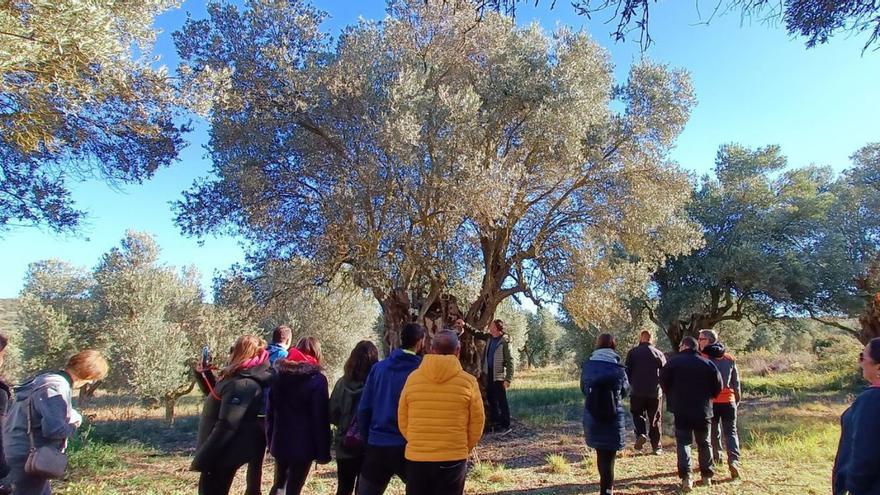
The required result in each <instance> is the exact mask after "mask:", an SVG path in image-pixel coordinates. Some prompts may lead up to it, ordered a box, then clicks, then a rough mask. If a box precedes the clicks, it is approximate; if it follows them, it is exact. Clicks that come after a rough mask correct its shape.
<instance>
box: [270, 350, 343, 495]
mask: <svg viewBox="0 0 880 495" xmlns="http://www.w3.org/2000/svg"><path fill="white" fill-rule="evenodd" d="M321 363H322V355H321V344H320V343H319V342H318V341H317V339H315V338H314V337H303V338H302V339H300V340H299V342H297V344H296V345H295V346H294V347H291V348H290V349H289V350H288V354H287V358H285V359H279V360H278V361H275V369H276V371H277V373H278V378H277V380H276V381H275V383H274V384H273V385H272V388H271V389H270V393H269V410H268V415H267V423H268V437H269V452H270V453H271V454H272V456H273V457H275V483H274V484H273V486H272V491H270V492H269V493H270V494H271V495H275V494H278V493H284V494H286V495H298V494H300V493H302V490H303V487H304V486H305V484H306V480H307V479H308V477H309V471H311V468H312V463H314V462H318V463H320V464H326V463H328V462H330V441H331V431H330V411H329V409H330V393H329V389H328V386H327V377H326V376H324V373H323V372H322V370H321Z"/></svg>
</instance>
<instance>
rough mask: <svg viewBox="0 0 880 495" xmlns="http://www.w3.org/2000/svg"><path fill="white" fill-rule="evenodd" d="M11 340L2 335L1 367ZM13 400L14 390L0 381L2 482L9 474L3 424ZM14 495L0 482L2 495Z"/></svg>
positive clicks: (0, 470)
mask: <svg viewBox="0 0 880 495" xmlns="http://www.w3.org/2000/svg"><path fill="white" fill-rule="evenodd" d="M8 344H9V339H8V338H6V336H5V335H2V334H0V366H3V361H4V360H5V359H6V346H7V345H8ZM11 399H12V389H11V388H9V384H7V383H6V382H5V381H3V380H2V379H0V480H2V479H3V478H5V477H6V476H7V475H8V474H9V471H10V469H9V463H7V462H6V454H5V453H4V452H3V423H5V422H6V411H7V410H8V409H9V401H10V400H11ZM4 493H12V487H10V486H8V485H7V484H6V483H4V482H2V481H0V494H4Z"/></svg>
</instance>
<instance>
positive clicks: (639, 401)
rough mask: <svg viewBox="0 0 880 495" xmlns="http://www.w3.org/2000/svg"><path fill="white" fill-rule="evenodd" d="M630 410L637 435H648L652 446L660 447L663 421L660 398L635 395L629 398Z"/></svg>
mask: <svg viewBox="0 0 880 495" xmlns="http://www.w3.org/2000/svg"><path fill="white" fill-rule="evenodd" d="M629 410H630V412H631V413H632V417H633V426H634V427H635V430H636V435H645V436H647V437H648V438H650V439H651V447H653V448H654V449H655V450H656V449H659V448H660V433H661V432H662V421H663V412H662V411H661V410H660V398H659V397H638V396H635V395H633V396H632V397H630V398H629Z"/></svg>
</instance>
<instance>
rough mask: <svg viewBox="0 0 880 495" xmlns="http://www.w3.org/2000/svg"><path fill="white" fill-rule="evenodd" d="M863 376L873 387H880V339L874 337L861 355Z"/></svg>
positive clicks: (860, 362) (860, 361)
mask: <svg viewBox="0 0 880 495" xmlns="http://www.w3.org/2000/svg"><path fill="white" fill-rule="evenodd" d="M859 364H860V365H861V366H862V376H863V377H864V378H865V380H867V381H868V382H870V383H871V385H875V386H880V337H874V338H873V339H871V340H870V341H869V342H868V344H867V345H866V346H865V349H864V350H862V352H861V353H859Z"/></svg>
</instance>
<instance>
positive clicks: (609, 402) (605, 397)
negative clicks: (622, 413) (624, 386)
mask: <svg viewBox="0 0 880 495" xmlns="http://www.w3.org/2000/svg"><path fill="white" fill-rule="evenodd" d="M614 395H615V393H614V390H613V389H611V388H609V387H603V386H601V385H596V386H592V387H590V395H588V396H587V411H589V413H590V416H592V417H593V419H595V420H596V421H602V422H607V421H612V420H614V419H617V406H616V405H615V403H614Z"/></svg>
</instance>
